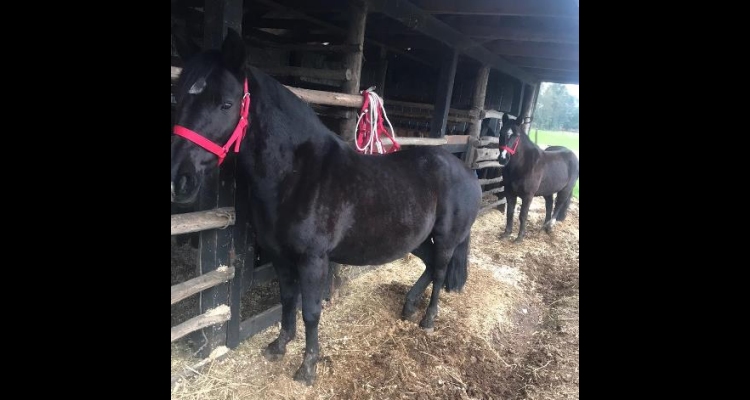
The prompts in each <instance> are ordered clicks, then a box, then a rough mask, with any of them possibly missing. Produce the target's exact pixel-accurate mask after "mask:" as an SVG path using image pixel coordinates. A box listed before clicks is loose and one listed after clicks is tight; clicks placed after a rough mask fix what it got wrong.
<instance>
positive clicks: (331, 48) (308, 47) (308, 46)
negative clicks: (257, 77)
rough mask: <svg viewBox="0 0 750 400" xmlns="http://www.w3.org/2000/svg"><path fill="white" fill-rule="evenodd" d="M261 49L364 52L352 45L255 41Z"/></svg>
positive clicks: (360, 47)
mask: <svg viewBox="0 0 750 400" xmlns="http://www.w3.org/2000/svg"><path fill="white" fill-rule="evenodd" d="M253 43H254V44H256V45H258V46H259V47H270V48H275V49H281V50H287V51H315V52H320V53H353V52H357V51H362V46H358V45H350V44H327V45H326V44H323V43H317V44H286V43H274V42H269V41H265V40H257V39H256V40H253Z"/></svg>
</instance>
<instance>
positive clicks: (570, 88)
mask: <svg viewBox="0 0 750 400" xmlns="http://www.w3.org/2000/svg"><path fill="white" fill-rule="evenodd" d="M549 84H550V83H549V82H543V83H542V90H544V89H546V87H545V86H546V85H549ZM565 87H566V88H567V89H568V93H570V95H571V96H573V97H575V98H576V99H578V85H573V84H566V85H565Z"/></svg>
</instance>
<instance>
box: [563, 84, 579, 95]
mask: <svg viewBox="0 0 750 400" xmlns="http://www.w3.org/2000/svg"><path fill="white" fill-rule="evenodd" d="M565 87H566V88H568V93H570V95H571V96H573V97H575V98H576V99H577V98H578V85H571V84H567V85H565Z"/></svg>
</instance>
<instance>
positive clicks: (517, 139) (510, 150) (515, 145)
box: [500, 136, 521, 155]
mask: <svg viewBox="0 0 750 400" xmlns="http://www.w3.org/2000/svg"><path fill="white" fill-rule="evenodd" d="M520 141H521V137H520V136H519V137H518V138H516V144H514V145H513V148H512V149H511V148H510V147H508V146H500V150H506V151H507V152H508V153H510V155H514V154H516V149H518V142H520Z"/></svg>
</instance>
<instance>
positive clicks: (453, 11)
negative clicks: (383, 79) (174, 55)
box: [172, 0, 579, 84]
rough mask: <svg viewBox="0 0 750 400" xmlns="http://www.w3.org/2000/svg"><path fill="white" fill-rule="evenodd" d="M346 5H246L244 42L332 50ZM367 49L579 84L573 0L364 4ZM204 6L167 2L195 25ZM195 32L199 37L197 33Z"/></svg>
mask: <svg viewBox="0 0 750 400" xmlns="http://www.w3.org/2000/svg"><path fill="white" fill-rule="evenodd" d="M347 3H348V0H245V1H244V17H243V34H244V35H245V36H246V37H248V36H249V37H254V38H256V39H257V38H261V39H263V38H264V37H265V38H266V39H267V38H269V37H271V36H268V35H273V36H275V38H274V39H278V38H284V39H287V40H289V43H295V42H296V43H325V42H326V41H328V39H329V38H334V39H332V40H330V41H331V42H334V43H335V42H336V40H335V37H336V35H341V33H342V31H343V30H344V29H345V28H346V26H347V18H348V17H349V16H350V11H349V8H348V6H347ZM368 3H369V5H368V7H369V8H368V12H369V14H368V21H367V28H366V35H365V43H366V44H367V43H369V44H376V45H379V46H381V47H383V48H386V49H388V50H389V51H391V52H396V53H398V54H401V55H402V56H405V57H409V58H411V59H414V60H416V61H420V62H421V63H423V64H424V65H426V66H428V67H436V66H439V65H440V61H439V60H440V59H441V57H443V55H444V53H445V52H446V50H447V49H448V48H454V49H457V50H458V51H459V53H460V54H461V61H460V62H481V63H484V64H489V65H490V66H492V67H493V68H495V69H497V70H499V71H500V72H502V73H504V74H507V75H510V76H512V77H514V78H517V79H519V80H521V81H524V82H526V83H530V84H533V83H536V82H538V81H548V82H557V83H575V84H577V83H578V65H579V61H578V54H579V45H578V36H579V35H578V27H579V23H578V20H579V16H578V0H410V1H404V0H368ZM202 7H203V0H172V8H173V13H178V14H182V15H183V17H185V18H186V20H192V21H194V23H195V24H196V25H200V24H201V21H202ZM195 29H199V28H198V27H196V28H195Z"/></svg>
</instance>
